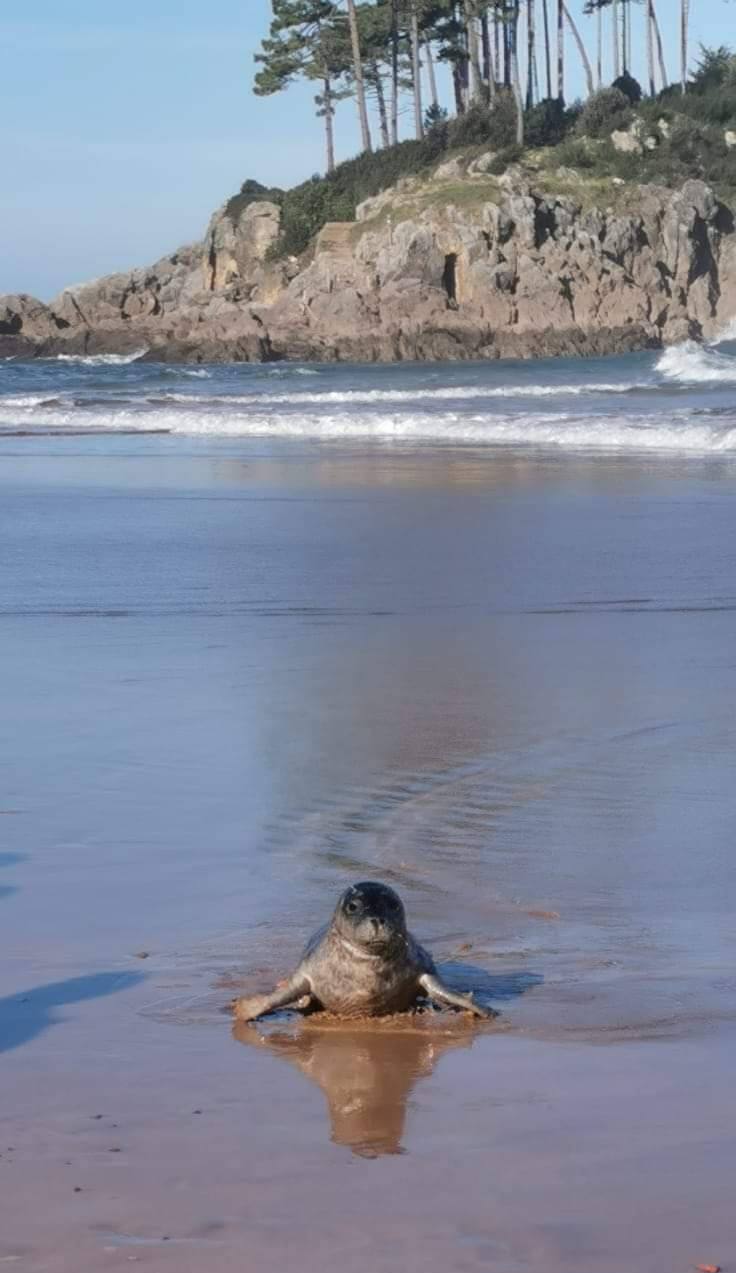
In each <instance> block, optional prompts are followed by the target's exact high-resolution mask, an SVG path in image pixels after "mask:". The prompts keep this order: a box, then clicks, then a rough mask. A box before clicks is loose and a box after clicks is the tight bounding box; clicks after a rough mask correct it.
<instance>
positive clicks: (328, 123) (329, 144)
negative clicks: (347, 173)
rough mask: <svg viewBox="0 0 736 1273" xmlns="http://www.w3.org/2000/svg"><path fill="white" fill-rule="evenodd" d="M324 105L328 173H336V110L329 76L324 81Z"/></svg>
mask: <svg viewBox="0 0 736 1273" xmlns="http://www.w3.org/2000/svg"><path fill="white" fill-rule="evenodd" d="M322 104H323V108H324V118H325V146H326V149H327V171H328V172H334V171H335V129H334V123H333V121H334V115H335V109H334V107H333V105H332V83H331V81H330V77H329V75H325V77H324V79H323V81H322Z"/></svg>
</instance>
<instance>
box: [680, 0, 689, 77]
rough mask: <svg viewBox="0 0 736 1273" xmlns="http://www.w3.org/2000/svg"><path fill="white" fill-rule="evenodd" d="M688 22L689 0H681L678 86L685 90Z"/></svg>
mask: <svg viewBox="0 0 736 1273" xmlns="http://www.w3.org/2000/svg"><path fill="white" fill-rule="evenodd" d="M689 24H690V0H681V7H680V86H681V88H682V91H683V93H686V92H687V35H688V26H689Z"/></svg>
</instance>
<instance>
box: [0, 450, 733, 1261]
mask: <svg viewBox="0 0 736 1273" xmlns="http://www.w3.org/2000/svg"><path fill="white" fill-rule="evenodd" d="M66 442H68V447H67V449H66V450H64V452H63V453H60V454H53V448H51V452H50V453H48V454H41V453H39V450H38V443H37V442H35V443H34V442H31V441H30V440H27V439H17V440H14V441H13V442H7V443H6V444H5V446H6V448H7V449H8V453H7V454H6V455H4V457H3V468H2V472H1V473H0V538H1V540H2V542H3V545H4V559H3V564H2V567H0V568H1V569H2V575H3V579H2V583H3V587H2V596H1V597H0V660H1V665H2V668H3V670H4V711H3V714H2V718H0V747H1V748H2V757H3V784H2V795H0V837H2V839H1V841H0V921H1V922H2V925H3V929H2V932H3V954H4V957H3V960H2V964H1V965H0V1082H1V1083H2V1094H3V1100H2V1105H1V1107H0V1211H1V1212H2V1223H0V1263H1V1264H2V1265H3V1266H4V1265H5V1264H7V1265H8V1267H13V1268H15V1267H17V1268H18V1269H19V1270H23V1269H32V1270H34V1273H35V1270H44V1271H45V1270H48V1271H49V1273H62V1271H63V1273H67V1270H74V1273H98V1271H99V1270H100V1269H103V1268H108V1267H109V1268H116V1267H122V1266H126V1267H127V1266H128V1264H130V1263H140V1264H141V1266H143V1267H145V1268H147V1269H150V1270H152V1271H153V1273H158V1270H161V1271H162V1273H164V1271H165V1270H166V1269H169V1268H170V1269H176V1270H177V1273H181V1271H183V1273H189V1271H191V1273H202V1270H204V1269H206V1270H207V1271H208V1273H220V1271H221V1270H223V1271H229V1270H231V1269H233V1270H234V1269H236V1268H237V1269H238V1270H242V1269H243V1268H248V1269H250V1268H254V1269H258V1270H259V1271H265V1273H269V1271H270V1270H273V1271H274V1273H276V1271H277V1270H278V1271H279V1273H280V1271H281V1270H282V1269H284V1268H292V1267H299V1268H300V1269H302V1270H304V1271H305V1273H311V1271H312V1270H314V1271H315V1273H316V1271H317V1270H318V1269H320V1270H321V1269H324V1268H341V1269H342V1268H344V1269H346V1270H355V1271H356V1273H363V1271H364V1270H368V1269H370V1270H371V1271H373V1270H381V1269H386V1270H394V1269H396V1268H405V1269H407V1270H410V1271H412V1270H417V1271H419V1270H420V1269H421V1270H423V1271H424V1273H445V1271H446V1270H448V1269H453V1270H454V1269H457V1270H476V1269H477V1270H480V1269H484V1270H485V1269H492V1270H494V1273H512V1271H513V1273H518V1270H520V1269H528V1270H531V1271H533V1273H562V1270H580V1273H583V1270H585V1271H586V1273H588V1271H590V1270H594V1271H595V1273H620V1270H621V1269H622V1268H623V1267H627V1266H628V1267H631V1268H635V1269H637V1270H642V1271H643V1273H649V1271H650V1270H651V1273H655V1270H656V1273H659V1271H660V1270H662V1269H667V1270H672V1269H679V1268H681V1269H687V1268H690V1267H692V1265H693V1264H694V1263H697V1262H700V1261H705V1262H708V1263H717V1264H720V1265H722V1266H723V1268H724V1270H728V1268H729V1267H733V1266H736V1224H735V1223H734V1219H733V1163H734V1153H735V1152H736V1116H735V1115H734V1107H733V1097H732V1082H733V1061H734V1046H735V1035H734V1020H735V1019H736V978H734V972H733V969H734V954H735V953H736V939H735V938H734V929H733V912H734V895H735V892H736V890H735V887H734V885H735V883H736V865H735V864H734V858H733V847H732V846H733V827H734V822H735V819H736V794H735V793H736V788H735V787H734V784H733V755H734V732H735V731H736V727H735V726H734V719H736V718H735V717H734V710H733V709H734V691H735V690H736V662H735V661H734V658H733V649H734V613H736V600H735V599H734V595H733V592H732V588H733V565H734V562H733V548H732V545H733V543H734V542H736V539H735V538H734V530H735V529H736V526H735V525H734V523H735V522H736V503H735V501H734V489H735V488H734V478H736V470H734V469H732V468H731V466H730V465H729V464H721V463H716V462H712V463H710V462H706V461H697V460H692V461H687V462H685V461H667V460H666V459H664V458H662V457H660V458H659V459H658V460H657V461H656V464H648V463H640V462H638V461H635V460H633V459H629V460H627V461H621V460H612V459H611V460H607V459H605V458H604V457H598V458H597V459H595V460H586V459H585V458H584V457H578V458H577V459H576V458H575V457H567V458H566V460H565V461H564V463H563V462H554V461H552V460H551V459H549V458H547V459H545V458H544V457H542V456H540V457H536V458H530V457H529V456H527V457H521V456H508V457H499V456H495V457H494V456H492V455H489V454H488V453H476V452H471V451H468V452H465V453H461V452H457V453H443V452H442V451H436V452H428V451H422V452H413V451H411V450H402V449H390V448H387V449H385V450H383V451H375V450H374V451H372V452H369V453H363V452H360V451H356V450H355V449H350V448H342V449H341V448H332V447H322V448H317V449H315V448H314V447H307V446H304V447H302V448H299V447H298V446H295V445H294V444H291V445H290V446H279V445H277V444H275V443H274V444H265V443H259V444H257V445H256V444H253V443H250V444H248V443H245V442H243V443H237V444H236V443H231V444H229V445H228V446H227V447H225V446H221V445H219V444H217V443H214V442H210V443H207V444H206V445H205V444H203V443H199V444H197V445H192V446H188V444H187V443H186V442H185V441H183V440H177V441H172V440H162V439H143V440H140V439H138V440H131V439H117V440H110V441H106V442H105V447H104V450H103V451H100V449H99V447H101V445H102V444H99V445H98V444H97V443H91V442H90V443H86V444H81V443H77V441H76V440H73V439H68V440H66ZM66 442H65V446H66ZM366 876H368V877H371V876H372V877H374V878H375V877H378V878H384V879H386V880H388V881H389V882H391V883H392V884H394V885H395V886H396V887H397V888H398V889H399V890H400V891H401V893H402V895H403V896H404V899H405V901H406V904H407V909H408V912H409V919H410V924H411V927H412V929H413V930H414V931H415V932H416V933H417V935H418V936H419V937H420V938H421V939H422V940H426V942H427V943H428V944H429V946H430V947H431V948H432V950H433V951H434V953H435V954H436V956H437V958H438V960H439V961H440V962H441V963H442V965H443V971H444V974H445V975H446V976H447V977H448V978H449V979H450V980H452V981H454V983H455V984H457V985H458V986H459V987H463V988H470V989H473V990H474V992H475V993H476V994H477V995H478V996H479V997H481V998H482V999H484V1000H485V1001H487V1002H489V1003H492V1004H493V1005H494V1006H496V1007H498V1008H500V1009H501V1011H502V1014H503V1015H502V1017H501V1019H500V1022H499V1024H498V1025H495V1024H494V1025H492V1026H481V1027H475V1026H473V1025H471V1024H469V1023H468V1022H466V1021H465V1020H462V1019H457V1018H455V1017H452V1016H450V1015H447V1014H444V1013H442V1014H433V1015H431V1016H430V1015H427V1016H426V1018H424V1017H423V1018H419V1019H417V1020H414V1021H412V1022H410V1023H407V1024H405V1025H402V1026H401V1027H399V1028H397V1027H396V1026H395V1025H391V1026H389V1025H383V1026H376V1027H366V1026H356V1025H351V1026H350V1027H349V1028H342V1027H338V1026H336V1025H335V1024H334V1023H330V1022H324V1021H322V1022H320V1021H318V1020H317V1019H312V1020H310V1021H309V1022H308V1023H304V1024H302V1023H300V1022H298V1021H295V1020H294V1018H293V1017H292V1016H290V1015H289V1014H283V1015H282V1016H281V1017H280V1018H277V1019H275V1020H274V1021H273V1022H269V1023H267V1024H266V1023H264V1024H263V1026H259V1027H257V1028H256V1027H242V1026H240V1027H237V1028H236V1029H235V1030H233V1026H232V1022H231V1021H230V1020H229V1018H228V1017H227V1016H226V1015H225V1014H224V1013H223V1011H222V1008H223V1006H224V1005H225V1004H226V1003H227V1001H228V1000H229V999H230V998H231V997H232V995H233V994H234V993H236V992H238V991H240V990H254V991H255V990H257V989H261V988H267V987H268V986H270V985H271V984H273V981H274V980H275V979H276V978H277V977H278V976H280V975H282V974H283V973H284V972H286V971H288V970H289V968H290V967H291V966H292V964H293V962H294V961H295V959H296V958H297V957H298V953H299V949H300V945H301V943H302V941H303V939H304V938H305V937H306V936H307V935H308V934H309V933H310V932H311V931H312V930H313V929H314V928H315V927H316V926H317V925H318V924H319V923H321V922H323V921H324V920H325V919H326V918H327V915H328V913H329V910H330V908H331V905H332V901H333V899H334V896H335V895H336V894H337V892H338V891H339V890H340V888H341V887H342V885H343V883H344V882H345V881H349V880H351V879H354V878H356V877H366Z"/></svg>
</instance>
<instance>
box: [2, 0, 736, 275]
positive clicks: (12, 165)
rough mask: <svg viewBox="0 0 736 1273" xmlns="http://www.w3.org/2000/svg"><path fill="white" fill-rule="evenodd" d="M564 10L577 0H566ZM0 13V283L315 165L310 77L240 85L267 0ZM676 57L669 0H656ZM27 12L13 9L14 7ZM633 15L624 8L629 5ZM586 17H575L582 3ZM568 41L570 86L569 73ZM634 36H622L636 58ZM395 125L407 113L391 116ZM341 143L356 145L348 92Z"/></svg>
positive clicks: (672, 60)
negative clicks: (258, 92) (248, 183)
mask: <svg viewBox="0 0 736 1273" xmlns="http://www.w3.org/2000/svg"><path fill="white" fill-rule="evenodd" d="M570 2H571V8H572V10H573V12H574V13H575V14H576V15H577V14H579V13H580V11H581V9H582V0H570ZM3 8H4V10H5V14H4V16H0V84H2V88H3V94H4V99H5V100H4V103H3V106H4V109H3V110H2V112H0V153H1V154H2V157H3V178H4V180H3V185H4V189H3V195H2V206H0V243H1V244H2V249H1V250H0V293H2V292H13V291H27V292H31V293H33V294H35V295H37V296H41V297H44V298H48V297H50V296H52V295H53V294H54V293H55V292H56V291H58V290H59V289H60V288H61V287H62V286H63V285H64V284H68V283H75V282H80V281H82V280H84V279H87V278H93V277H96V276H98V275H100V274H105V273H109V272H111V271H113V270H118V269H125V268H128V267H130V266H132V265H143V264H146V263H148V262H151V261H153V260H155V259H156V258H157V257H159V256H161V255H163V254H164V253H165V252H167V251H170V250H172V249H173V248H175V247H176V246H177V245H178V244H180V243H185V242H190V241H192V240H194V239H198V238H199V237H201V235H202V233H203V231H204V228H205V226H206V223H207V220H208V217H209V215H210V213H211V212H212V211H213V210H214V209H215V208H216V207H217V206H218V205H219V204H220V203H222V201H223V200H224V199H225V198H227V196H228V195H229V194H231V193H232V192H233V191H234V190H236V189H237V188H238V187H239V186H240V184H241V182H242V181H243V180H244V179H245V178H246V177H255V178H257V179H258V180H260V181H262V182H264V183H266V184H270V183H274V184H278V185H293V184H294V183H295V182H298V181H300V180H302V179H303V178H305V177H307V176H309V175H310V174H311V173H312V172H316V171H318V170H320V169H321V168H322V166H323V151H322V135H321V131H320V123H319V121H318V120H316V119H315V118H314V115H313V109H312V90H311V89H310V88H308V87H306V86H304V87H297V88H293V89H290V90H289V92H288V93H285V94H281V95H279V96H276V97H272V98H256V97H254V96H253V94H252V93H251V90H250V86H251V81H252V75H253V54H254V52H255V50H256V49H257V47H258V45H259V42H260V39H261V37H262V35H263V34H264V33H265V32H266V30H267V27H268V21H269V15H270V2H269V0H220V2H219V3H218V4H217V5H216V6H212V7H211V8H209V9H208V8H207V6H206V5H203V4H202V3H201V0H127V3H126V4H125V5H122V4H119V5H114V6H113V5H110V4H109V3H108V4H105V3H104V0H103V2H102V3H101V0H64V3H63V4H61V3H59V0H35V2H34V4H33V6H24V7H23V8H21V6H19V5H18V6H11V5H5V6H3ZM657 8H658V11H659V15H660V20H661V22H662V25H663V27H664V28H666V31H667V48H666V57H667V64H668V71H669V74H670V76H671V77H674V76H675V74H676V70H677V55H676V15H677V13H678V11H679V0H657ZM692 10H693V20H692V32H691V39H692V49H693V51H694V53H695V52H697V46H698V42H699V41H701V40H702V41H703V42H705V43H711V44H713V43H723V42H733V43H734V44H736V22H735V21H734V19H735V18H736V4H734V3H731V4H729V3H728V2H727V0H693V4H692ZM24 13H25V14H30V15H32V16H29V17H24V16H23V14H24ZM638 16H639V14H638V12H637V17H638ZM581 23H582V24H583V28H584V30H586V31H588V32H589V39H590V44H591V49H592V43H593V38H592V36H593V32H592V26H591V23H590V20H589V19H584V18H581ZM568 43H569V57H570V64H571V76H570V90H571V91H570V95H571V96H572V95H574V93H575V91H576V90H578V89H579V88H580V87H581V80H580V75H579V71H578V68H577V61H576V56H575V51H574V48H573V47H572V43H571V42H568ZM643 46H644V40H643V35H642V34H641V32H640V31H637V38H636V39H635V41H634V48H635V70H638V71H639V72H640V73H642V72H643V67H642V59H643V55H644V47H643ZM403 126H404V129H405V131H406V132H407V133H408V130H409V128H410V119H409V118H408V117H407V118H406V119H405V120H404V124H403ZM337 141H338V148H339V151H340V154H341V156H342V157H347V156H348V155H349V154H351V153H354V152H355V150H356V149H357V129H356V127H355V119H354V110H353V108H352V104H351V103H350V102H346V103H344V104H343V105H342V106H341V107H340V110H339V118H338V125H337Z"/></svg>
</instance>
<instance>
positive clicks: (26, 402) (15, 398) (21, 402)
mask: <svg viewBox="0 0 736 1273" xmlns="http://www.w3.org/2000/svg"><path fill="white" fill-rule="evenodd" d="M57 401H58V399H57V398H56V396H55V395H54V394H52V393H7V394H4V395H3V396H2V397H0V408H2V407H16V408H20V409H21V410H22V411H30V410H31V409H32V408H33V407H42V406H43V405H44V403H52V402H53V403H55V402H57Z"/></svg>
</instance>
